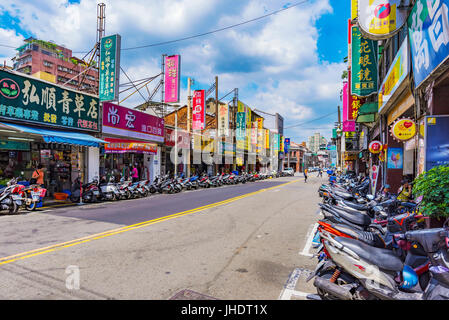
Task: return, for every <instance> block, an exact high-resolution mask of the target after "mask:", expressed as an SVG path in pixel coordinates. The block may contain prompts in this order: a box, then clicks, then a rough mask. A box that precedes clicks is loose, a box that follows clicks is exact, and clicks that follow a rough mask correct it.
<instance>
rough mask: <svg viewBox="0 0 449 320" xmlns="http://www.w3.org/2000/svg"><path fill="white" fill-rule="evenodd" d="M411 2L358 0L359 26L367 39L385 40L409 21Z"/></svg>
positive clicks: (407, 0)
mask: <svg viewBox="0 0 449 320" xmlns="http://www.w3.org/2000/svg"><path fill="white" fill-rule="evenodd" d="M409 6H410V0H358V24H359V26H360V29H361V30H362V33H363V34H364V36H365V37H367V38H368V39H372V40H384V39H388V38H390V37H392V36H393V35H394V34H395V33H397V32H399V30H400V29H401V28H402V26H403V25H404V24H405V22H406V21H407V16H408V8H409Z"/></svg>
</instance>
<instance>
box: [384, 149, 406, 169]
mask: <svg viewBox="0 0 449 320" xmlns="http://www.w3.org/2000/svg"><path fill="white" fill-rule="evenodd" d="M403 163H404V151H403V150H402V148H388V151H387V168H388V169H402V168H403Z"/></svg>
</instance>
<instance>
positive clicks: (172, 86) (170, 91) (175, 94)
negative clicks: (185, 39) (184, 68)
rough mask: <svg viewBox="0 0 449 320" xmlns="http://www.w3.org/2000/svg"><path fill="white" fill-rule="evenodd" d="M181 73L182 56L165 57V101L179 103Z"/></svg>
mask: <svg viewBox="0 0 449 320" xmlns="http://www.w3.org/2000/svg"><path fill="white" fill-rule="evenodd" d="M180 73H181V56H180V55H174V56H168V57H165V74H164V90H165V91H164V101H165V102H168V103H173V102H179V79H180Z"/></svg>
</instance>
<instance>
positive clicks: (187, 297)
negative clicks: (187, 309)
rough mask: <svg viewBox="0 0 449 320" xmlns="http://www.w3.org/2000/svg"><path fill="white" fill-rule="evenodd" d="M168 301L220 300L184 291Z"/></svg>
mask: <svg viewBox="0 0 449 320" xmlns="http://www.w3.org/2000/svg"><path fill="white" fill-rule="evenodd" d="M168 300H218V299H217V298H214V297H210V296H208V295H205V294H202V293H199V292H195V291H192V290H188V289H184V290H181V291H179V292H178V293H177V294H175V295H174V296H173V297H171V298H170V299H168Z"/></svg>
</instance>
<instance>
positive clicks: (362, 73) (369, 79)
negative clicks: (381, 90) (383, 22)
mask: <svg viewBox="0 0 449 320" xmlns="http://www.w3.org/2000/svg"><path fill="white" fill-rule="evenodd" d="M351 37H352V40H351V61H350V63H351V80H350V81H351V87H350V89H351V95H355V96H359V97H366V96H369V95H371V94H373V93H376V92H377V42H376V41H373V40H369V39H366V38H364V37H363V36H362V34H361V33H360V30H359V28H358V27H355V26H353V27H351Z"/></svg>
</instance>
